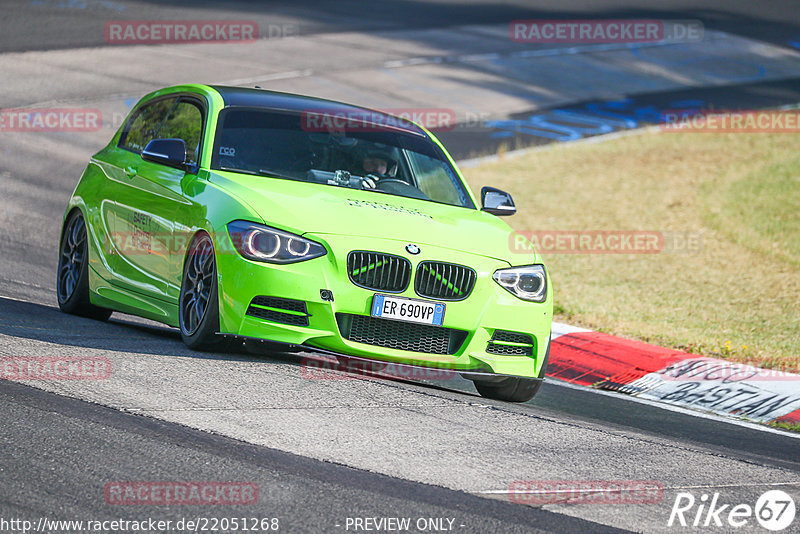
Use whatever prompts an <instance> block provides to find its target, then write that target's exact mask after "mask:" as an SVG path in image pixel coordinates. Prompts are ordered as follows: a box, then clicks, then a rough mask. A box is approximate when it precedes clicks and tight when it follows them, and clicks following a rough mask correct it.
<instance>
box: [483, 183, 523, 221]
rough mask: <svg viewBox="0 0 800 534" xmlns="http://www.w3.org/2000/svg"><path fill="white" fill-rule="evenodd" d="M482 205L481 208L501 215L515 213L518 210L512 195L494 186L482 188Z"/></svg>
mask: <svg viewBox="0 0 800 534" xmlns="http://www.w3.org/2000/svg"><path fill="white" fill-rule="evenodd" d="M481 206H482V207H481V210H483V211H485V212H487V213H491V214H492V215H497V216H499V217H502V216H505V215H514V214H515V213H516V212H517V208H516V207H515V206H514V199H513V198H511V195H509V194H508V193H506V192H505V191H500V190H499V189H495V188H494V187H488V186H487V187H482V188H481Z"/></svg>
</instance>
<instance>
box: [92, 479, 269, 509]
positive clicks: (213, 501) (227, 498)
mask: <svg viewBox="0 0 800 534" xmlns="http://www.w3.org/2000/svg"><path fill="white" fill-rule="evenodd" d="M103 497H104V499H105V502H106V504H111V505H128V506H131V505H140V506H141V505H150V506H176V505H177V506H210V505H214V506H220V505H222V506H233V505H247V504H255V503H257V502H258V485H257V484H255V483H253V482H108V483H107V484H106V485H105V487H104V489H103Z"/></svg>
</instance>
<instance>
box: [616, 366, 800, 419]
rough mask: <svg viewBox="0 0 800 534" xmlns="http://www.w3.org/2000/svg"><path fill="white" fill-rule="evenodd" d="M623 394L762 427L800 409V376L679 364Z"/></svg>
mask: <svg viewBox="0 0 800 534" xmlns="http://www.w3.org/2000/svg"><path fill="white" fill-rule="evenodd" d="M620 391H622V392H624V393H630V394H632V395H636V396H638V397H642V398H645V399H650V400H657V401H660V402H668V403H670V404H677V405H679V406H685V407H688V408H694V409H697V410H704V411H709V412H714V413H718V414H723V415H733V416H737V417H741V418H746V419H748V420H751V421H760V422H768V421H772V420H773V419H777V418H779V417H781V416H783V415H786V414H789V413H791V412H794V411H795V410H798V409H800V375H795V374H792V373H784V372H781V371H772V370H769V369H758V368H755V367H752V366H747V365H743V364H736V363H732V362H726V361H724V360H714V359H712V358H691V359H687V360H683V361H680V362H676V363H675V364H673V365H670V366H668V367H666V368H664V369H661V370H659V371H657V372H654V373H649V374H646V375H644V376H642V377H641V378H638V379H637V380H633V381H632V382H630V383H628V384H627V385H625V386H624V387H622V388H620Z"/></svg>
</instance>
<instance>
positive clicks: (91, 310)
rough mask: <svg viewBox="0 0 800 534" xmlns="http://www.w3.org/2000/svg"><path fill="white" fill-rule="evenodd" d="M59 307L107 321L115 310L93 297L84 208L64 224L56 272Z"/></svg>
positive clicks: (74, 213) (65, 310) (70, 312)
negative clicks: (96, 302)
mask: <svg viewBox="0 0 800 534" xmlns="http://www.w3.org/2000/svg"><path fill="white" fill-rule="evenodd" d="M56 296H57V298H58V307H59V308H60V309H61V311H62V312H64V313H69V314H71V315H79V316H81V317H88V318H90V319H97V320H99V321H106V320H108V318H109V317H110V316H111V310H109V309H107V308H101V307H99V306H95V305H94V304H92V303H91V301H90V300H89V243H88V239H87V238H86V221H85V220H84V219H83V214H82V213H81V211H80V210H75V211H73V212H72V213H71V214H70V215H69V217H68V218H67V222H66V223H65V224H64V229H63V231H62V234H61V243H60V244H59V247H58V270H57V271H56Z"/></svg>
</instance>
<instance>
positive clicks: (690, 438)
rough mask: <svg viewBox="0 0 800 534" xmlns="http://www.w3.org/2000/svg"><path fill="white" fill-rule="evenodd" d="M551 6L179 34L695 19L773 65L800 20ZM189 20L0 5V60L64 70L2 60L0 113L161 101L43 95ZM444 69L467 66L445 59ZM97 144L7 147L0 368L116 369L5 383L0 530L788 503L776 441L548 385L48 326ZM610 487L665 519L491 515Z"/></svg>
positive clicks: (524, 525) (472, 519)
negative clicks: (150, 25)
mask: <svg viewBox="0 0 800 534" xmlns="http://www.w3.org/2000/svg"><path fill="white" fill-rule="evenodd" d="M561 4H563V2H552V3H550V4H548V3H540V4H539V5H538V6H537V8H536V9H532V8H530V7H529V6H528V5H527V4H524V3H518V4H514V3H508V4H499V3H497V4H495V3H478V2H475V3H471V2H458V3H455V2H441V3H431V4H428V3H420V2H411V3H396V2H386V3H382V4H380V5H379V6H376V7H375V8H373V9H371V10H360V11H359V14H358V16H354V15H353V6H352V5H350V4H349V3H346V2H337V3H335V4H334V3H317V2H313V3H307V4H304V5H303V6H302V7H298V6H296V5H295V4H289V3H286V4H284V3H280V2H278V3H272V4H270V7H269V8H263V7H260V5H259V4H256V3H252V4H248V3H234V2H231V3H226V4H225V6H224V8H219V7H209V6H205V5H204V4H200V5H199V6H198V3H192V4H191V5H192V6H193V9H192V11H188V13H191V14H192V16H194V15H195V14H196V13H199V12H202V13H203V14H204V16H203V17H200V16H199V15H198V16H197V18H209V17H212V16H217V15H215V13H217V14H219V16H220V17H221V18H235V17H234V16H240V17H243V18H255V19H257V20H259V22H260V24H262V23H263V24H273V23H281V22H286V23H290V24H295V23H298V21H300V22H302V24H301V26H300V27H301V28H302V30H303V32H305V33H306V34H308V35H309V36H313V35H316V34H324V33H326V32H341V33H349V34H353V33H356V34H358V33H359V32H365V35H367V34H369V33H370V32H374V31H376V30H385V31H391V30H392V29H398V28H399V29H402V30H403V31H406V30H414V29H419V30H420V33H418V34H414V33H413V31H412V33H411V34H409V35H404V37H403V38H404V40H413V39H414V36H415V35H416V36H417V37H419V39H421V40H424V39H432V37H431V36H432V35H435V32H434V33H431V31H430V30H432V29H436V28H445V27H448V28H451V27H454V26H461V25H466V24H492V23H503V22H507V21H508V20H509V19H514V18H538V17H542V16H544V15H549V16H552V17H551V18H557V17H564V18H567V17H576V16H584V15H586V16H587V17H588V16H594V17H604V18H613V17H614V16H619V17H622V16H624V17H626V18H627V17H637V16H641V17H644V16H648V17H656V16H662V17H668V18H700V19H702V20H703V21H704V23H705V24H706V27H707V28H714V29H718V30H721V31H725V32H730V33H733V34H736V35H741V36H745V37H746V38H748V39H750V38H753V39H761V40H765V41H769V42H771V43H777V45H778V46H780V47H785V46H786V43H787V42H788V41H789V40H791V39H793V38H794V36H795V35H798V34H800V31H797V30H798V24H797V16H798V13H797V10H796V4H792V3H789V2H785V3H780V2H771V3H769V6H768V10H765V8H764V6H763V5H760V3H746V2H705V3H704V4H703V5H702V6H701V7H696V5H697V3H689V2H686V3H685V5H684V4H682V3H680V2H672V3H671V6H674V7H670V8H665V7H663V6H660V7H658V8H655V9H646V8H641V7H637V8H633V9H631V8H630V5H629V4H627V3H625V2H606V3H602V2H591V3H589V2H587V3H584V4H583V5H577V4H576V5H577V6H578V7H575V8H574V9H572V8H568V7H565V6H563V5H561ZM690 4H694V5H695V7H690ZM82 5H84V6H85V7H81V6H82ZM188 5H189V4H188V3H180V2H162V3H156V2H139V3H133V2H125V3H122V2H91V1H88V0H87V1H86V2H71V1H66V0H65V1H61V0H53V1H48V0H41V1H38V2H11V1H10V2H4V3H3V7H4V8H5V9H6V11H5V17H4V20H3V23H2V24H3V31H2V32H1V33H0V50H3V51H5V52H12V51H21V50H34V49H35V50H49V49H62V51H54V52H53V53H54V54H64V55H58V56H47V55H35V56H27V55H24V54H23V55H21V56H19V55H13V54H12V56H9V57H10V58H11V59H9V60H8V61H9V63H8V65H12V66H15V69H16V68H17V66H18V65H20V64H24V65H25V66H26V68H27V69H28V70H24V77H22V78H19V77H18V76H22V75H19V74H18V73H19V72H21V71H19V70H6V71H5V73H2V72H0V79H2V82H3V85H4V86H5V87H7V88H8V89H9V91H8V92H7V93H6V94H5V96H4V97H3V99H0V105H2V106H3V107H5V106H8V105H15V106H16V105H23V104H25V103H41V102H49V101H53V100H58V94H59V92H58V89H61V90H63V91H65V92H66V93H68V94H69V95H70V96H69V98H72V99H73V100H75V101H82V100H81V98H84V99H85V100H84V101H85V102H86V103H87V105H88V103H91V104H92V105H95V102H99V103H98V104H96V105H98V106H104V105H106V102H111V101H112V100H113V101H114V102H116V100H120V101H122V100H123V99H124V98H126V97H127V96H128V95H130V94H142V93H143V92H144V90H143V87H144V86H146V85H147V84H153V83H157V81H152V80H147V81H146V82H141V81H137V80H136V79H135V74H132V75H131V77H130V79H124V78H121V77H119V76H118V75H117V74H115V76H116V77H114V78H113V79H111V78H110V81H107V82H106V85H102V84H98V85H92V84H83V83H82V80H81V78H80V76H81V75H84V74H86V73H87V72H88V71H89V70H91V69H89V68H88V67H87V68H82V67H81V66H80V61H79V60H76V61H75V62H74V63H71V69H70V72H69V73H68V74H66V75H65V76H64V77H63V78H60V77H59V78H58V79H56V80H54V79H53V74H52V73H53V69H56V71H57V67H58V66H59V65H58V64H57V63H58V62H59V61H62V60H64V59H74V58H73V56H70V55H69V54H71V51H70V50H71V49H73V48H75V47H83V46H89V47H91V46H99V45H102V44H103V43H102V40H98V35H100V36H102V31H100V32H99V33H98V31H97V29H98V28H102V24H103V21H104V20H108V19H111V18H137V19H153V18H177V19H187V18H192V16H189V15H187V6H188ZM121 6H124V7H125V9H120V7H121ZM587 6H589V7H587ZM240 7H241V9H239V8H240ZM103 10H106V12H104V11H103ZM87 13H90V14H89V15H87ZM132 13H135V16H132ZM243 14H246V16H243ZM305 42H306V41H304V40H303V39H302V38H301V39H299V40H297V41H294V44H291V43H290V45H291V46H289V48H291V49H293V50H294V51H293V53H294V54H296V56H297V57H298V58H300V57H301V56H302V57H306V56H308V54H309V53H310V52H309V51H308V50H307V49H304V48H303V43H305ZM287 46H288V45H287ZM440 48H443V49H448V51H449V52H450V53H458V52H460V51H462V50H465V51H468V52H472V51H473V50H472V49H469V45H468V44H466V43H464V42H457V41H453V42H447V43H444V44H443V45H442V44H441V43H440ZM770 50H772V52H774V51H775V50H778V49H777V48H775V49H770ZM411 52H413V51H411ZM411 52H409V54H410V53H411ZM138 53H139V51H136V53H135V54H138ZM281 53H286V54H288V53H287V52H285V51H282V52H281ZM36 54H45V52H37V53H36ZM75 54H76V55H77V56H79V57H80V56H84V57H87V58H90V59H92V58H95V57H96V58H100V60H102V61H104V62H105V63H103V64H101V65H99V67H100V70H102V68H108V69H111V68H112V67H114V62H115V61H116V62H120V61H129V62H132V63H131V65H136V64H137V61H139V59H137V56H136V55H134V52H131V53H130V54H128V55H126V52H125V51H124V50H120V51H119V54H118V55H117V56H116V57H108V56H104V55H103V51H102V50H101V51H92V49H84V50H83V51H78V52H75ZM359 54H365V52H364V51H358V50H355V51H354V52H353V58H352V61H354V62H356V63H358V61H359ZM770 55H773V56H774V55H775V54H774V53H771V54H770ZM286 58H287V59H286V61H287V62H291V59H292V57H291V55H287V56H286ZM790 59H791V58H790ZM3 60H4V59H3V58H2V57H0V61H3ZM265 61H266V60H265ZM139 66H141V65H139ZM95 67H98V66H97V65H95ZM158 67H159V69H163V68H165V67H164V65H163V64H160V65H158ZM364 68H365V69H367V68H368V67H366V66H365V67H364ZM780 68H782V69H786V67H785V66H783V64H782V65H781V66H780ZM788 70H791V69H788ZM788 70H785V71H786V72H788ZM781 72H784V71H783V70H782V71H781ZM226 74H227V73H226ZM231 74H234V73H233V72H231ZM781 75H783V74H781ZM797 75H800V72H798V73H796V74H795V76H797ZM776 76H777V75H776ZM215 79H216V78H215ZM776 83H780V82H776ZM53 85H55V86H57V87H56V88H55V89H54V88H53ZM590 96H591V95H590ZM104 99H105V100H104ZM114 99H116V100H114ZM578 100H580V98H578ZM108 105H109V106H111V104H108ZM114 105H116V104H114ZM487 105H489V106H491V103H489V104H487ZM114 109H117V108H114ZM510 111H514V110H510ZM517 111H518V110H517ZM108 137H110V130H103V131H101V132H98V133H97V134H96V135H85V136H81V135H68V134H23V135H17V136H13V137H10V136H8V134H3V135H2V136H0V180H2V184H3V191H2V193H3V194H2V198H1V199H0V221H2V228H3V232H2V235H0V273H2V274H0V295H2V296H3V297H0V355H3V356H63V355H67V356H101V357H107V358H109V359H110V361H111V362H112V367H113V369H114V373H113V375H112V377H111V379H109V380H104V381H96V382H92V383H87V382H73V383H66V382H61V383H57V382H47V383H45V382H37V383H35V384H33V383H32V384H30V385H24V384H18V383H11V382H8V381H5V380H3V381H0V398H2V401H0V402H2V405H3V407H4V409H3V410H2V411H1V412H0V414H2V415H0V418H2V421H3V422H2V426H0V428H2V429H3V432H2V434H0V442H1V443H2V455H0V518H6V519H7V518H14V517H16V518H26V519H31V520H36V519H38V518H39V517H48V518H51V519H52V518H58V519H84V520H85V519H106V518H108V519H110V518H117V517H122V518H136V519H141V518H143V517H147V516H150V517H156V518H158V519H177V518H180V517H189V516H217V517H225V516H227V517H232V516H234V515H240V513H241V514H246V515H247V516H258V517H279V518H281V521H282V525H283V526H284V528H282V529H281V530H282V531H298V532H304V531H305V532H319V531H327V532H339V531H344V528H343V525H344V524H345V523H344V522H345V521H346V518H347V517H351V518H352V517H376V516H377V517H380V516H384V517H385V516H391V517H412V518H419V517H446V518H454V520H455V524H456V526H457V528H455V529H454V530H456V531H460V532H506V531H508V532H517V531H519V532H537V531H542V532H552V531H563V532H587V531H591V532H603V531H612V530H613V529H612V528H611V527H610V526H615V527H622V528H624V529H628V530H634V531H648V532H658V531H663V532H670V531H674V530H673V529H669V528H667V526H666V524H667V519H668V517H669V512H670V507H671V505H672V502H673V501H674V499H675V496H676V494H677V492H679V491H690V492H694V494H695V495H696V496H698V497H699V495H700V494H701V493H703V492H709V493H710V492H715V491H716V492H719V493H720V494H721V498H722V499H723V500H724V502H729V503H740V502H741V503H750V504H753V503H755V500H756V499H757V497H758V495H760V494H761V493H763V491H765V490H766V489H770V488H775V487H779V488H781V489H783V490H784V491H786V492H788V493H789V494H791V495H793V496H794V498H795V500H796V501H797V502H800V447H799V446H798V445H800V440H798V439H797V438H796V437H793V436H788V435H784V434H782V433H777V432H765V431H761V430H756V429H752V428H745V427H741V426H737V425H734V424H732V423H730V422H726V421H723V420H719V419H704V418H698V417H694V416H692V415H689V414H686V413H681V412H676V411H670V410H665V409H662V408H660V407H657V406H652V405H647V404H641V403H635V402H631V401H629V400H628V399H625V398H624V397H621V396H618V395H613V394H599V393H596V392H593V391H588V390H579V389H573V388H566V387H564V386H562V385H559V384H556V383H546V384H545V385H544V387H543V388H542V390H541V392H540V393H539V395H538V396H537V397H536V399H534V401H532V402H531V403H528V404H523V405H509V404H504V403H497V402H493V401H487V400H485V399H481V398H480V397H478V396H477V395H476V394H475V392H474V389H473V388H472V386H471V384H470V383H469V382H466V381H458V380H455V381H448V382H447V383H436V382H426V383H419V382H412V381H387V380H382V379H364V378H363V377H361V378H359V377H353V376H352V375H348V374H347V373H343V372H338V371H337V372H336V373H334V374H335V376H337V377H338V378H335V379H331V380H313V379H312V380H310V379H308V377H307V376H305V375H304V374H303V360H302V356H300V357H298V356H292V355H266V354H263V355H253V354H247V353H244V352H240V353H231V354H198V353H193V352H191V351H189V350H187V349H186V348H185V347H183V345H182V344H181V343H180V339H179V337H178V336H177V335H176V333H175V331H174V330H171V329H168V328H163V327H159V326H157V325H154V324H152V323H148V322H146V321H141V320H138V319H135V318H131V317H127V316H123V315H119V314H115V316H114V317H113V318H112V321H111V322H109V323H105V324H104V323H95V322H93V321H88V320H84V319H79V318H75V317H69V316H65V315H63V314H61V313H59V312H58V310H57V307H55V296H54V291H53V278H54V275H53V273H54V266H55V260H56V236H57V234H58V227H59V224H60V218H61V214H62V211H63V206H64V203H65V201H66V198H67V197H68V195H69V193H70V192H71V190H72V188H73V187H74V184H75V182H76V180H77V177H78V176H79V175H80V172H81V170H82V167H83V165H84V164H85V161H86V159H87V157H88V156H89V155H90V154H91V153H92V152H93V151H95V150H97V148H99V146H101V145H102V143H103V142H104V141H105V140H106V139H107V138H108ZM32 386H34V387H32ZM620 479H631V480H656V481H659V482H660V483H661V484H662V485H663V486H664V488H665V489H664V498H663V501H661V502H659V503H655V504H648V505H627V506H622V505H615V504H591V505H574V506H565V505H559V504H554V505H553V504H551V505H545V506H539V505H537V506H526V505H520V504H515V503H511V502H509V499H508V496H506V495H503V491H504V490H506V489H507V488H508V487H509V484H511V483H512V482H513V481H515V480H620ZM119 480H138V481H148V480H149V481H152V480H160V481H164V480H201V481H202V480H210V481H225V480H227V481H233V480H246V481H251V482H255V483H257V484H258V486H259V490H260V491H259V495H260V499H259V503H258V505H257V506H249V507H241V508H236V509H234V508H227V509H220V507H211V508H209V507H204V508H202V509H199V508H195V507H177V508H175V507H170V508H164V507H122V506H112V505H109V504H107V503H106V502H105V501H104V499H103V492H102V489H103V487H104V485H105V484H106V483H108V482H110V481H119ZM143 508H144V509H143ZM337 525H338V526H337ZM462 525H463V526H462ZM751 528H752V529H755V528H757V527H755V524H753V525H751ZM793 528H795V529H796V530H795V531H797V522H795V525H794V527H793ZM723 530H724V529H717V531H723Z"/></svg>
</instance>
